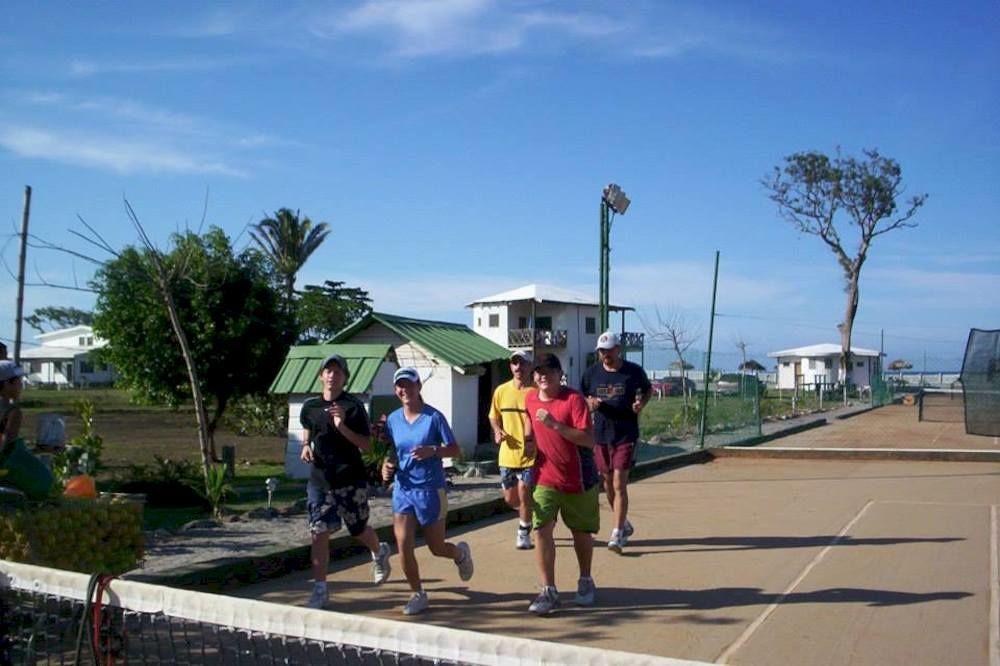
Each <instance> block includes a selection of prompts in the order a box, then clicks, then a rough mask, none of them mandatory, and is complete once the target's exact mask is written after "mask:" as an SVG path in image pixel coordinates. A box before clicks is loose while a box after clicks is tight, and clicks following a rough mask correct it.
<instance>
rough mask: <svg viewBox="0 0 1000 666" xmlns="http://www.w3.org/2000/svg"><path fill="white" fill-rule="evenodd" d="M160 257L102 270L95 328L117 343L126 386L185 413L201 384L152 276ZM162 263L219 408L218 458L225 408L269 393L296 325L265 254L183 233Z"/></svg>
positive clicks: (204, 386)
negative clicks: (240, 399)
mask: <svg viewBox="0 0 1000 666" xmlns="http://www.w3.org/2000/svg"><path fill="white" fill-rule="evenodd" d="M152 252H153V250H151V249H150V248H149V247H146V248H139V249H137V248H134V247H128V248H125V249H124V250H122V251H121V252H120V253H118V254H117V256H116V257H115V258H114V259H112V260H111V261H108V262H107V263H105V264H104V265H103V266H102V267H101V268H100V269H99V270H98V272H97V273H96V275H95V277H94V280H93V284H92V287H93V288H94V290H95V291H96V292H97V293H98V298H97V304H96V312H95V316H94V329H95V332H96V333H97V334H98V335H100V336H101V337H102V338H104V339H106V340H107V341H108V343H109V344H108V346H107V347H105V348H104V349H102V350H100V354H101V358H102V360H105V361H107V362H109V363H112V364H113V365H114V366H115V368H116V369H117V371H118V373H119V381H120V383H122V384H123V385H124V386H126V387H127V388H129V389H131V390H132V391H133V392H134V393H136V394H138V395H139V396H141V397H143V398H145V399H148V400H153V401H161V402H166V403H168V404H170V405H174V406H176V405H179V404H180V403H182V402H184V401H187V400H190V399H191V398H192V384H191V383H190V381H189V379H188V377H189V374H188V372H187V371H186V361H185V359H184V358H183V356H182V353H181V349H179V346H178V344H177V340H176V335H175V332H174V330H173V329H172V322H171V319H170V313H169V312H168V309H167V308H165V307H164V299H163V294H162V293H161V289H160V285H158V284H157V281H156V280H153V279H152V278H151V276H150V269H149V266H150V264H151V263H152V262H153V261H154V258H153V257H152V256H151V254H152ZM157 261H158V262H159V263H160V265H161V266H162V267H163V270H162V272H160V273H159V275H162V276H164V278H163V279H164V280H166V286H167V287H168V288H169V295H170V297H171V299H172V301H173V306H174V308H175V310H176V314H177V320H179V323H180V325H181V326H182V328H183V332H184V335H185V338H186V344H187V347H188V349H189V353H190V356H191V361H192V362H193V364H194V366H195V367H197V368H198V373H197V378H198V384H197V386H198V387H199V389H200V393H203V394H204V395H205V398H206V401H207V402H211V403H212V406H213V412H212V416H211V419H210V420H209V421H208V425H207V428H208V437H209V446H210V451H211V457H212V458H213V459H215V458H217V456H216V453H215V444H214V432H215V429H216V427H217V425H218V423H219V420H220V418H221V417H222V415H223V414H224V413H225V410H226V406H227V405H228V404H229V403H230V401H231V400H233V399H234V398H237V397H239V396H242V395H247V394H253V393H261V392H263V391H264V390H266V389H267V387H268V385H269V384H270V382H271V380H272V379H273V378H274V375H275V373H276V372H277V370H278V368H279V366H280V364H281V362H282V360H283V353H282V352H283V350H284V349H285V348H286V347H287V345H288V344H289V343H290V341H291V340H290V337H289V333H288V331H289V329H290V326H289V323H288V321H287V317H286V315H285V314H284V312H283V311H282V309H281V306H280V296H279V295H278V294H277V293H276V292H275V289H274V287H273V284H272V281H271V280H270V276H269V272H268V269H267V266H266V265H265V262H264V261H263V260H262V258H261V256H260V254H259V253H257V252H253V251H246V252H243V253H240V254H234V252H233V249H232V246H231V244H230V241H229V238H228V237H227V236H226V234H225V233H224V232H223V231H222V230H221V229H217V228H214V227H213V228H212V229H210V230H209V231H208V232H207V233H205V234H204V235H198V234H195V233H193V232H186V233H184V234H175V235H174V236H173V237H172V238H171V247H170V249H169V250H168V251H167V252H164V253H159V255H158V259H157ZM196 402H197V401H196Z"/></svg>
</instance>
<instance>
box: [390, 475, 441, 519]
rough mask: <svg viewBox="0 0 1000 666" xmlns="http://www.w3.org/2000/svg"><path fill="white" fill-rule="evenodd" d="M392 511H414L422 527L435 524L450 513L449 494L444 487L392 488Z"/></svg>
mask: <svg viewBox="0 0 1000 666" xmlns="http://www.w3.org/2000/svg"><path fill="white" fill-rule="evenodd" d="M392 512H393V513H412V514H413V515H415V516H416V517H417V522H418V523H420V526H421V527H426V526H427V525H433V524H434V523H436V522H437V521H439V520H444V519H445V516H447V515H448V495H447V493H446V492H445V490H444V488H431V489H428V490H423V489H417V488H411V489H408V490H407V489H403V488H400V487H399V486H398V485H397V486H395V487H394V488H393V490H392Z"/></svg>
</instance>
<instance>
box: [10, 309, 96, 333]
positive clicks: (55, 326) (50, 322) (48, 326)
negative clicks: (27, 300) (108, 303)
mask: <svg viewBox="0 0 1000 666" xmlns="http://www.w3.org/2000/svg"><path fill="white" fill-rule="evenodd" d="M24 323H25V324H27V325H28V326H30V327H31V328H33V329H35V330H36V331H38V332H39V333H45V332H47V331H56V330H59V329H60V328H70V327H72V326H80V325H84V326H91V325H93V323H94V313H93V312H87V311H86V310H79V309H77V308H74V307H60V306H58V305H49V306H46V307H44V308H38V309H37V310H35V311H34V312H33V313H32V314H30V315H28V316H27V317H25V318H24Z"/></svg>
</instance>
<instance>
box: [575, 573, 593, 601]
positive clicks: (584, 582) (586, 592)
mask: <svg viewBox="0 0 1000 666" xmlns="http://www.w3.org/2000/svg"><path fill="white" fill-rule="evenodd" d="M596 595H597V586H596V585H594V579H593V578H591V577H590V576H580V580H578V581H577V582H576V597H574V599H573V601H574V603H575V604H576V605H577V606H593V605H594V597H595V596H596Z"/></svg>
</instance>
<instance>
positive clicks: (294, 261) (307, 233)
mask: <svg viewBox="0 0 1000 666" xmlns="http://www.w3.org/2000/svg"><path fill="white" fill-rule="evenodd" d="M329 227H330V225H328V224H327V223H326V222H320V223H319V224H316V225H315V226H314V225H313V221H312V220H310V219H309V218H308V217H302V218H300V217H299V211H295V212H294V213H293V212H292V211H291V209H289V208H282V209H280V210H279V211H277V212H276V213H275V214H274V217H266V218H264V219H263V220H261V221H260V222H258V223H257V224H255V225H253V227H252V229H251V231H250V236H251V237H252V238H253V239H254V241H255V242H256V243H257V245H258V246H259V247H260V249H261V251H262V252H263V253H264V256H265V257H267V260H268V261H269V262H270V264H271V267H272V268H273V270H274V272H275V273H276V274H277V277H278V279H279V280H280V282H281V285H282V292H283V295H284V305H285V311H286V312H291V311H292V308H293V301H294V298H295V276H296V275H298V272H299V270H300V269H301V268H302V266H304V265H305V263H306V261H307V260H308V259H309V256H310V255H311V254H312V253H313V252H315V251H316V248H318V247H319V246H320V245H321V244H322V243H323V241H324V240H325V239H326V237H327V235H328V234H329V233H330V228H329Z"/></svg>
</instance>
